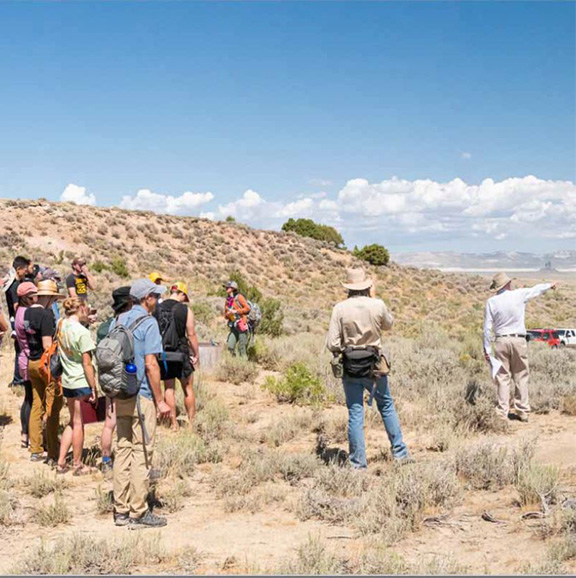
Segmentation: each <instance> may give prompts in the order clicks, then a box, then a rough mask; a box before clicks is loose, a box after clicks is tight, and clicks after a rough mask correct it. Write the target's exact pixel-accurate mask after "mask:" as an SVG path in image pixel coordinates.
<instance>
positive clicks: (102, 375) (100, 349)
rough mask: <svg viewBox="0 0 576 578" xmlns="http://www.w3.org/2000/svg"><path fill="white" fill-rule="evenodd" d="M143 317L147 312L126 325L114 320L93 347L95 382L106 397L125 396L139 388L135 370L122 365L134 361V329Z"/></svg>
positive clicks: (136, 391)
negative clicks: (96, 379)
mask: <svg viewBox="0 0 576 578" xmlns="http://www.w3.org/2000/svg"><path fill="white" fill-rule="evenodd" d="M146 319H148V315H143V316H142V317H139V318H138V319H136V321H134V323H132V324H131V325H129V326H128V327H126V326H124V325H121V324H119V323H117V324H116V325H115V326H114V328H113V329H112V330H111V331H110V332H109V333H108V335H107V336H106V337H104V338H103V339H102V340H101V341H100V343H98V346H97V347H96V355H95V357H96V366H97V367H98V383H99V384H100V388H101V389H102V392H103V393H104V394H106V395H107V396H108V397H118V398H120V399H126V398H129V397H133V396H135V395H136V394H137V393H138V391H139V389H140V383H139V382H138V377H137V374H136V373H129V372H128V371H126V366H127V365H128V364H133V363H134V331H135V330H136V328H137V327H138V326H139V325H140V324H141V323H142V322H143V321H144V320H146Z"/></svg>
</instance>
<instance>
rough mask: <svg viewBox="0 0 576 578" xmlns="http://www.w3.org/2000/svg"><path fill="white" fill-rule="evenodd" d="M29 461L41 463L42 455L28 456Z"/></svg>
mask: <svg viewBox="0 0 576 578" xmlns="http://www.w3.org/2000/svg"><path fill="white" fill-rule="evenodd" d="M30 461H31V462H43V461H44V454H30Z"/></svg>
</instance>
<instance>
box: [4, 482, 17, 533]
mask: <svg viewBox="0 0 576 578" xmlns="http://www.w3.org/2000/svg"><path fill="white" fill-rule="evenodd" d="M17 508H18V500H17V498H16V496H14V495H13V494H12V493H11V492H9V491H8V490H1V489H0V526H10V525H12V524H14V523H15V522H16V521H17Z"/></svg>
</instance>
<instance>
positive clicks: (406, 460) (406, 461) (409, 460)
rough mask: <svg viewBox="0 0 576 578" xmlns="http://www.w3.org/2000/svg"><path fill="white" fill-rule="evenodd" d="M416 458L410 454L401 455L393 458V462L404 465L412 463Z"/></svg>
mask: <svg viewBox="0 0 576 578" xmlns="http://www.w3.org/2000/svg"><path fill="white" fill-rule="evenodd" d="M415 461H416V460H415V459H414V458H412V457H410V456H402V457H399V458H394V463H395V464H398V465H400V466H406V465H408V464H413V463H414V462H415Z"/></svg>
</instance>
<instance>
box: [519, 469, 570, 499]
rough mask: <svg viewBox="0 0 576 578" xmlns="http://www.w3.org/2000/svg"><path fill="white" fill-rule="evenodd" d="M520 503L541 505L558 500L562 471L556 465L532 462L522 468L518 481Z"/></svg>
mask: <svg viewBox="0 0 576 578" xmlns="http://www.w3.org/2000/svg"><path fill="white" fill-rule="evenodd" d="M516 490H517V491H518V500H519V502H520V505H522V506H527V505H532V504H537V505H541V504H542V501H543V500H544V501H545V502H546V503H547V504H555V503H557V502H558V498H559V494H560V471H559V470H558V468H556V467H554V466H545V465H541V464H531V465H530V466H529V467H527V468H524V469H522V470H521V471H520V472H519V474H518V479H517V481H516Z"/></svg>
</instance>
